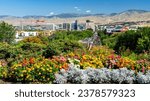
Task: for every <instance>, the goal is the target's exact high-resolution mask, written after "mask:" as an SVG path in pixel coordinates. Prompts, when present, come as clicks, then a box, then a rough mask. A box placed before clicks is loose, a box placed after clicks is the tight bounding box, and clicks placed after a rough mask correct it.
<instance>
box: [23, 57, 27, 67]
mask: <svg viewBox="0 0 150 101" xmlns="http://www.w3.org/2000/svg"><path fill="white" fill-rule="evenodd" d="M26 65H28V61H27V59H26V58H25V59H24V60H23V61H22V66H26Z"/></svg>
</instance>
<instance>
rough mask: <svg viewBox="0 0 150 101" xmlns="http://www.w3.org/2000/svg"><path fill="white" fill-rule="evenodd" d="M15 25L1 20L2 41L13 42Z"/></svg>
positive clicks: (0, 40)
mask: <svg viewBox="0 0 150 101" xmlns="http://www.w3.org/2000/svg"><path fill="white" fill-rule="evenodd" d="M15 34H16V31H15V27H14V26H12V25H10V24H8V23H5V22H4V21H3V22H0V42H6V43H9V44H10V43H12V42H13V41H14V39H15Z"/></svg>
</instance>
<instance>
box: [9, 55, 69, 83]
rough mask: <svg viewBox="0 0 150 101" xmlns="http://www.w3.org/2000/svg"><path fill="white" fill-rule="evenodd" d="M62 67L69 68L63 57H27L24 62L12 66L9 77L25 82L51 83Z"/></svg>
mask: <svg viewBox="0 0 150 101" xmlns="http://www.w3.org/2000/svg"><path fill="white" fill-rule="evenodd" d="M57 59H58V60H57ZM61 68H63V69H67V64H66V63H65V59H64V58H63V57H60V58H58V57H55V58H53V59H45V58H38V59H35V58H30V59H26V58H25V59H24V60H23V61H22V62H20V63H16V64H14V65H13V66H12V67H10V73H9V78H11V79H12V80H15V81H17V82H23V83H24V82H25V83H28V82H35V83H38V82H39V83H49V82H51V81H53V80H54V79H55V78H54V74H55V73H56V72H58V70H59V69H61Z"/></svg>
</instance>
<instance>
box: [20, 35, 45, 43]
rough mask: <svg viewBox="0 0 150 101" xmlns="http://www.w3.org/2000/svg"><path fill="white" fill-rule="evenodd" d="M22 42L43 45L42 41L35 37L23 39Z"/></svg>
mask: <svg viewBox="0 0 150 101" xmlns="http://www.w3.org/2000/svg"><path fill="white" fill-rule="evenodd" d="M22 42H24V43H39V44H42V43H43V42H42V41H41V39H40V38H38V37H36V36H35V37H27V38H25V39H23V40H22Z"/></svg>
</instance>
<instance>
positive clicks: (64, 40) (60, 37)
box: [0, 31, 150, 84]
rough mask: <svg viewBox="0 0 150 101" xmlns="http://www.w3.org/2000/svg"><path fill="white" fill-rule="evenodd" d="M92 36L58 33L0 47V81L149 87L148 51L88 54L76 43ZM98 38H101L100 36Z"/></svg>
mask: <svg viewBox="0 0 150 101" xmlns="http://www.w3.org/2000/svg"><path fill="white" fill-rule="evenodd" d="M92 35H93V33H92V32H91V31H74V32H67V31H59V32H56V34H54V35H52V36H50V37H45V36H37V37H35V38H31V39H30V40H29V39H24V40H23V41H20V42H18V43H14V44H7V43H0V79H1V80H3V81H4V82H6V83H7V82H10V83H23V84H30V83H32V84H33V83H34V84H39V83H40V84H41V83H42V84H43V83H50V84H67V83H69V84H70V83H71V84H72V83H73V84H120V83H122V84H144V83H150V60H149V59H150V58H149V52H148V51H146V50H144V52H139V53H136V52H135V51H132V49H129V48H130V47H127V48H126V49H124V51H122V52H119V51H117V49H116V46H113V47H115V48H112V44H114V43H109V44H106V45H102V46H100V45H95V46H93V47H92V49H91V50H88V49H87V46H86V45H83V44H82V43H79V42H78V41H79V40H83V39H85V38H88V37H92ZM99 36H100V37H102V36H101V32H100V34H99ZM118 36H119V35H118ZM118 36H107V38H104V39H102V43H103V42H106V39H107V40H114V38H116V40H119V39H118ZM112 38H113V39H112ZM36 40H40V41H36ZM141 40H142V39H141ZM110 42H111V41H110ZM113 42H115V43H116V44H117V42H116V41H113ZM140 42H141V41H140ZM138 45H139V46H137V47H138V48H139V47H141V46H142V45H141V43H138ZM122 46H123V45H122ZM124 46H125V45H124ZM115 49H116V50H115ZM119 49H120V48H119ZM137 50H138V49H137ZM116 52H117V53H116Z"/></svg>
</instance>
